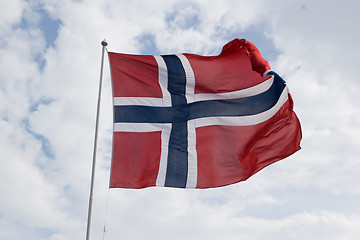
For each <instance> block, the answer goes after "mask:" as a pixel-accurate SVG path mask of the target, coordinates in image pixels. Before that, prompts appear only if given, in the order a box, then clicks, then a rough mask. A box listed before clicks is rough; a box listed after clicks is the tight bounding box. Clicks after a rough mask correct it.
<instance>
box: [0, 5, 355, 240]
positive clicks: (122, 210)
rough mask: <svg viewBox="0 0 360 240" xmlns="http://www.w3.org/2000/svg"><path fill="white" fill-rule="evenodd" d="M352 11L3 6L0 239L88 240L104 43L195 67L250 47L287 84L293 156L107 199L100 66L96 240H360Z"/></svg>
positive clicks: (105, 101)
mask: <svg viewBox="0 0 360 240" xmlns="http://www.w3.org/2000/svg"><path fill="white" fill-rule="evenodd" d="M359 9H360V3H359V2H358V1H356V0H353V1H351V0H349V1H346V0H341V1H340V0H339V1H330V0H328V1H325V0H316V1H314V0H302V1H300V0H292V1H287V0H283V1H280V0H279V1H273V0H256V1H245V0H244V1H243V0H224V1H215V0H214V1H205V0H197V1H195V0H194V1H187V0H174V1H166V0H152V1H145V0H142V1H140V0H139V1H137V0H132V1H130V0H129V1H125V0H105V1H100V0H98V1H96V0H84V1H80V0H78V1H76V0H73V1H70V0H33V1H31V0H29V1H21V0H11V1H5V0H0V163H1V167H0V179H1V180H0V192H1V195H0V238H1V239H6V240H18V239H27V240H39V239H46V240H69V239H85V232H86V221H87V208H88V199H89V189H90V174H91V162H92V151H93V141H94V126H95V115H96V103H97V91H98V85H99V74H100V61H101V45H100V43H101V41H102V40H103V39H104V38H106V39H107V41H108V43H109V45H108V49H109V51H115V52H124V53H141V54H167V53H179V52H190V53H196V54H200V55H217V54H219V53H220V51H221V48H222V46H223V45H224V44H225V43H227V42H229V41H231V40H233V39H234V38H246V39H248V40H250V41H251V42H253V43H254V44H255V45H257V46H258V48H259V49H260V51H261V52H262V55H263V57H264V58H266V59H267V60H268V61H269V63H270V65H271V67H272V69H273V70H275V71H276V72H278V73H279V74H280V75H282V76H283V77H284V78H285V80H286V81H287V83H288V85H289V87H290V91H291V93H292V95H293V98H294V101H295V111H296V113H297V115H298V116H299V119H300V121H301V124H302V128H303V141H302V144H301V145H302V150H301V151H299V152H297V153H296V154H294V155H292V156H291V157H289V158H287V159H286V160H283V161H280V162H278V163H276V164H273V165H271V166H269V167H267V168H265V169H264V170H262V171H261V172H259V173H258V174H256V175H255V176H253V177H251V178H250V179H249V180H247V181H245V182H241V183H238V184H234V185H231V186H227V187H222V188H217V189H208V190H183V189H167V188H149V189H145V190H124V189H112V190H108V181H109V166H110V164H111V163H110V157H111V140H112V133H111V131H112V112H111V84H110V75H109V72H110V70H109V66H108V62H107V61H105V66H104V70H105V72H104V85H103V98H102V102H101V117H100V129H99V143H98V159H97V165H96V182H95V189H94V212H93V224H92V239H103V238H104V239H106V240H111V239H131V240H140V239H175V240H176V239H209V240H215V239H231V240H233V239H234V240H238V239H246V240H260V239H270V240H271V239H274V240H275V239H276V240H281V239H286V240H287V239H317V240H325V239H326V240H332V239H358V236H360V227H359V226H360V204H359V202H360V186H359V183H360V174H359V173H360V157H359V156H360V103H359V102H360V94H359V92H360V83H359V80H357V79H358V76H359V75H358V68H359V66H358V60H357V58H358V56H360V50H359V49H360V48H359V46H358V42H359V37H360V30H359V27H358V23H359V22H360V16H359V12H358V10H359ZM104 226H106V233H104V232H103V229H104Z"/></svg>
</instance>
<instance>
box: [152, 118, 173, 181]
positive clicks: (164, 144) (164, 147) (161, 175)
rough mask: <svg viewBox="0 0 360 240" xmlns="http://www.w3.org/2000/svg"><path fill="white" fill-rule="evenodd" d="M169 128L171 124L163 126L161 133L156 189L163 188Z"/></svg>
mask: <svg viewBox="0 0 360 240" xmlns="http://www.w3.org/2000/svg"><path fill="white" fill-rule="evenodd" d="M171 127H172V124H171V123H166V124H163V128H162V132H161V154H160V164H159V172H158V175H157V178H156V186H158V187H164V186H165V179H166V170H167V160H168V151H169V139H170V132H171Z"/></svg>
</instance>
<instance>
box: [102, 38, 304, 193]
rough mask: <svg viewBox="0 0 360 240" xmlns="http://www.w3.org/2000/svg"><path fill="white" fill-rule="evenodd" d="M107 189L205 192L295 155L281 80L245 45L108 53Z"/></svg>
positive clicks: (295, 125)
mask: <svg viewBox="0 0 360 240" xmlns="http://www.w3.org/2000/svg"><path fill="white" fill-rule="evenodd" d="M109 59H110V66H111V75H112V84H113V104H114V109H113V110H114V135H113V153H112V166H111V177H110V188H146V187H151V186H159V187H177V188H211V187H220V186H225V185H229V184H233V183H237V182H240V181H244V180H246V179H247V178H249V177H250V176H252V175H253V174H255V173H256V172H258V171H259V170H261V169H262V168H264V167H266V166H268V165H270V164H272V163H274V162H276V161H279V160H281V159H284V158H286V157H288V156H289V155H291V154H293V153H294V152H296V151H297V150H299V149H300V140H301V127H300V123H299V120H298V118H297V116H296V114H295V112H294V111H293V100H292V98H291V95H290V94H289V91H288V88H287V86H286V83H285V81H284V80H283V79H282V78H281V77H280V76H279V75H277V74H276V73H275V72H274V71H271V69H270V66H269V64H268V62H267V61H266V60H265V59H263V58H262V57H261V54H260V52H259V50H258V49H257V48H256V47H255V46H254V45H253V44H252V43H251V42H249V41H247V40H244V39H235V40H233V41H231V42H229V43H228V44H226V45H225V46H224V47H223V49H222V52H221V53H220V54H219V55H218V56H200V55H195V54H175V55H161V56H156V55H154V56H152V55H131V54H121V53H114V52H109Z"/></svg>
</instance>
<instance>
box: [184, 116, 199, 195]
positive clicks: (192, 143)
mask: <svg viewBox="0 0 360 240" xmlns="http://www.w3.org/2000/svg"><path fill="white" fill-rule="evenodd" d="M187 125H188V175H187V182H186V188H196V185H197V175H198V174H197V151H196V130H195V122H194V121H192V122H191V121H188V124H187Z"/></svg>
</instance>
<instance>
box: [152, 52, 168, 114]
mask: <svg viewBox="0 0 360 240" xmlns="http://www.w3.org/2000/svg"><path fill="white" fill-rule="evenodd" d="M154 58H155V60H156V62H157V64H158V75H159V84H160V88H161V92H162V95H163V98H162V99H163V106H164V107H170V106H171V95H170V92H169V91H168V89H167V88H168V72H167V67H166V64H165V61H164V59H163V58H162V57H161V56H156V55H155V56H154Z"/></svg>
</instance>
